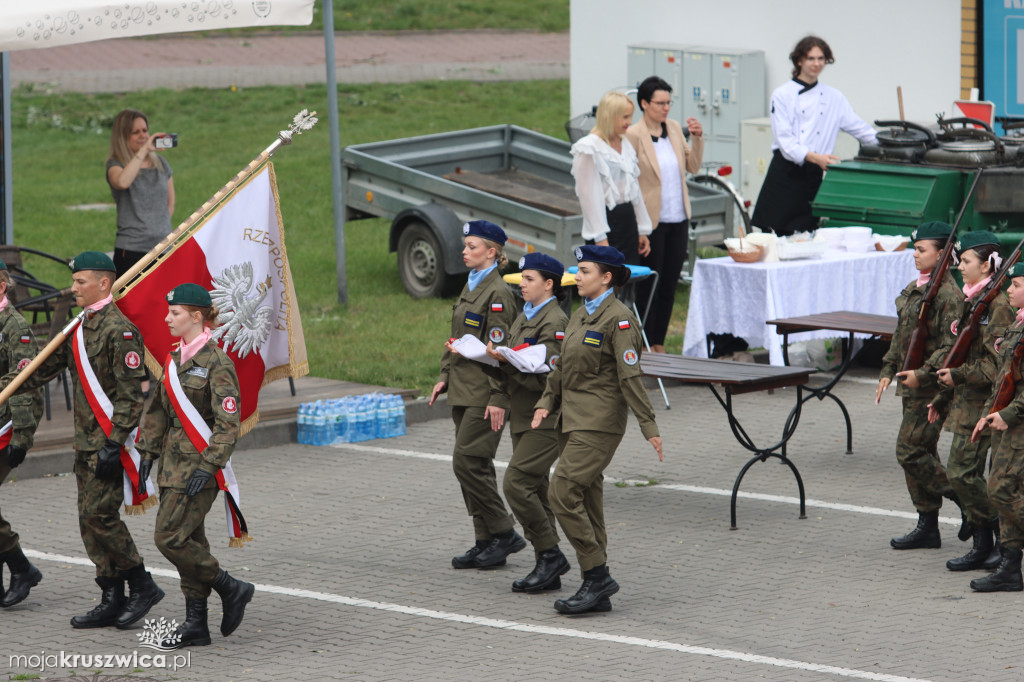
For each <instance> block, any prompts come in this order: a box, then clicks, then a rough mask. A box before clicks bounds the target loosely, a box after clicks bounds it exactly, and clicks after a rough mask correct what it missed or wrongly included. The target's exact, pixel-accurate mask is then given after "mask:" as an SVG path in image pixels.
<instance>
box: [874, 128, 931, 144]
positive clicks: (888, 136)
mask: <svg viewBox="0 0 1024 682" xmlns="http://www.w3.org/2000/svg"><path fill="white" fill-rule="evenodd" d="M878 142H879V144H881V145H882V146H883V147H916V146H918V145H922V144H928V135H927V134H926V133H924V132H922V131H920V130H914V129H913V128H888V129H886V130H879V131H878Z"/></svg>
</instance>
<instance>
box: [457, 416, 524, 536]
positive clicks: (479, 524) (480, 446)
mask: <svg viewBox="0 0 1024 682" xmlns="http://www.w3.org/2000/svg"><path fill="white" fill-rule="evenodd" d="M452 420H453V421H454V422H455V452H454V456H453V457H452V470H453V471H454V472H455V478H457V479H458V480H459V485H460V486H461V487H462V499H463V501H464V502H465V503H466V511H467V512H469V515H470V516H472V517H473V533H474V535H475V537H476V539H477V540H490V539H491V538H492V537H494V536H495V535H497V534H498V533H504V532H505V531H507V530H510V529H511V528H512V525H513V523H512V516H511V514H509V513H508V510H506V509H505V503H504V502H503V501H502V499H501V495H500V494H499V493H498V477H497V475H496V474H495V472H494V455H495V453H496V452H497V450H498V443H499V442H501V431H493V430H491V421H490V420H489V419H485V418H484V408H482V407H459V406H456V407H453V408H452Z"/></svg>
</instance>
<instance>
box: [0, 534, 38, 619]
mask: <svg viewBox="0 0 1024 682" xmlns="http://www.w3.org/2000/svg"><path fill="white" fill-rule="evenodd" d="M0 562H6V563H7V565H8V566H9V567H10V569H11V586H10V587H9V588H7V594H5V595H3V598H2V599H0V607H3V608H7V607H8V606H14V605H15V604H18V603H21V602H23V601H25V598H26V597H27V596H28V592H29V590H31V589H32V588H33V587H35V586H36V585H38V584H39V581H40V580H42V579H43V574H42V573H40V572H39V569H38V568H36V567H35V566H33V565H32V564H31V563H30V562H29V560H28V558H27V557H26V556H25V554H24V552H22V551H21V547H16V548H14V549H12V550H11V551H9V552H7V553H6V554H4V555H3V556H2V557H0Z"/></svg>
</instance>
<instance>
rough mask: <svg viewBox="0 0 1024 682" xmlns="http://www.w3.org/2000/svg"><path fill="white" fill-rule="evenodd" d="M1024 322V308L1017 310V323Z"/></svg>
mask: <svg viewBox="0 0 1024 682" xmlns="http://www.w3.org/2000/svg"><path fill="white" fill-rule="evenodd" d="M1021 323H1024V308H1021V309H1020V310H1018V311H1017V325H1020V324H1021Z"/></svg>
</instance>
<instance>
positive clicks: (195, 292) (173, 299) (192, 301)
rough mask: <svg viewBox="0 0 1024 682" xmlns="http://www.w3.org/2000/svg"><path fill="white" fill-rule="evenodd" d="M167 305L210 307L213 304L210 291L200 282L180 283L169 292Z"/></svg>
mask: <svg viewBox="0 0 1024 682" xmlns="http://www.w3.org/2000/svg"><path fill="white" fill-rule="evenodd" d="M167 305H194V306H196V307H198V308H209V307H210V306H212V305H213V301H212V300H210V292H209V291H207V290H206V289H204V288H202V287H201V286H199V285H198V284H179V285H178V286H176V287H174V288H173V289H171V290H170V291H168V292H167Z"/></svg>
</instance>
